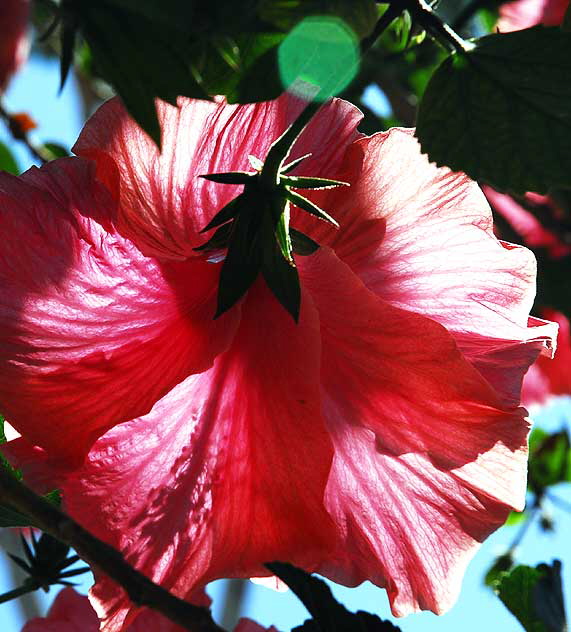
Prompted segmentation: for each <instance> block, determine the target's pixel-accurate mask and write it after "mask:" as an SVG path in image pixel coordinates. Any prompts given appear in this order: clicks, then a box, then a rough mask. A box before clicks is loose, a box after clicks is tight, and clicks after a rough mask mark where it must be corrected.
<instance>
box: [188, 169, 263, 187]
mask: <svg viewBox="0 0 571 632" xmlns="http://www.w3.org/2000/svg"><path fill="white" fill-rule="evenodd" d="M254 175H255V174H254V173H248V172H247V171H227V172H226V173H207V174H205V175H202V176H199V178H204V179H205V180H210V181H211V182H217V183H218V184H246V183H247V182H249V181H250V179H251V178H252V177H253V176H254Z"/></svg>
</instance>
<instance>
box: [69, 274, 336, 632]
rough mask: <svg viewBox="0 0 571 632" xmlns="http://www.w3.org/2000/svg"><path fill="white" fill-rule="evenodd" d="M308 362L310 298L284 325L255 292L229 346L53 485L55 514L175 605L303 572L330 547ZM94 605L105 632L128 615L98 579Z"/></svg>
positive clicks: (318, 421)
mask: <svg viewBox="0 0 571 632" xmlns="http://www.w3.org/2000/svg"><path fill="white" fill-rule="evenodd" d="M261 315H263V316H261ZM319 354H320V343H319V336H318V323H317V320H316V314H315V309H314V308H313V307H312V305H311V300H310V299H308V300H306V301H304V303H303V307H302V312H301V316H300V323H299V325H297V326H296V325H295V324H294V322H293V320H292V319H291V316H289V314H287V313H286V312H285V310H283V308H282V307H281V306H280V305H279V304H278V303H277V302H276V301H275V299H274V298H273V296H272V295H271V294H270V293H269V291H268V290H267V289H266V288H265V286H264V285H263V284H262V283H259V284H258V286H257V287H256V288H255V289H254V290H253V291H252V292H251V296H250V297H249V298H248V300H247V301H246V303H245V305H244V318H243V321H242V324H241V326H240V329H239V331H238V332H237V335H236V338H235V342H234V343H233V345H232V347H231V348H230V349H229V350H228V351H227V352H226V353H225V354H223V355H222V356H220V357H219V358H218V359H217V360H216V362H215V364H214V366H213V368H212V369H211V370H210V371H207V372H205V373H203V374H201V375H197V376H192V377H190V378H188V379H187V380H186V381H185V382H183V383H182V384H180V385H179V386H178V387H176V388H174V389H173V391H172V392H171V393H170V394H169V395H167V396H166V397H165V398H163V399H162V400H161V401H160V402H159V403H158V404H157V405H156V406H155V408H154V409H153V410H152V412H151V413H150V414H149V415H147V416H146V417H144V418H142V419H138V420H135V421H133V422H131V423H126V424H122V425H120V426H117V427H116V428H114V429H113V430H111V431H109V432H108V433H107V434H106V435H105V436H103V437H101V438H100V439H99V441H97V443H96V444H95V445H94V446H93V448H92V450H91V452H90V453H89V455H88V457H87V461H86V464H85V466H84V467H83V468H82V469H80V470H79V471H78V472H77V473H75V474H74V475H73V476H72V477H71V478H68V479H67V482H65V481H64V482H63V484H62V489H63V496H64V503H65V507H66V509H67V510H68V511H69V512H70V514H71V515H72V516H74V517H75V518H77V519H78V520H79V521H80V522H82V523H84V524H85V526H86V527H87V528H89V529H90V530H91V531H92V532H94V533H95V535H97V536H99V537H101V538H103V539H105V540H106V541H108V542H110V543H111V544H113V545H114V546H116V547H118V548H119V549H120V550H121V551H122V552H123V553H124V554H125V555H126V557H127V559H128V560H129V561H130V562H131V563H133V564H134V565H136V566H137V568H139V569H140V570H142V571H143V572H145V573H146V574H147V575H149V576H150V577H152V578H153V579H154V580H155V581H159V582H160V583H161V584H162V585H164V586H165V587H166V588H168V589H170V590H173V591H174V592H175V593H176V594H178V595H180V596H186V595H187V594H188V593H189V591H190V590H191V589H192V588H193V587H194V586H196V585H197V584H199V585H202V584H203V583H205V582H207V581H210V580H211V579H215V578H218V577H227V576H239V577H249V576H256V575H258V576H259V575H264V574H268V572H267V570H266V569H265V568H264V567H263V563H264V562H268V561H272V560H276V559H280V560H281V559H284V560H289V561H292V562H294V563H298V564H300V565H303V566H304V567H315V566H316V565H317V563H318V561H319V560H320V559H321V558H322V557H323V556H324V551H325V550H328V549H329V548H330V546H331V542H332V539H333V531H332V522H331V520H330V518H329V517H328V514H327V513H326V511H325V508H324V507H323V494H324V490H325V485H326V482H327V475H328V472H329V468H330V466H331V460H332V447H331V443H330V440H329V438H328V435H327V433H326V431H325V427H324V424H323V421H322V418H321V413H320V395H319ZM93 603H94V605H96V609H97V611H98V612H99V614H100V616H101V617H102V618H103V619H104V620H105V627H104V630H105V632H117V631H119V630H122V629H123V625H124V622H128V621H129V620H130V618H131V617H132V616H133V615H134V614H135V612H136V610H135V609H134V608H133V607H132V606H130V605H129V602H128V599H127V598H126V597H125V595H124V593H123V592H122V591H120V590H119V589H118V587H117V586H116V585H115V584H113V583H112V582H111V581H109V580H106V579H105V578H101V579H100V581H99V582H98V584H97V585H96V587H95V588H94V589H93ZM125 617H127V618H125Z"/></svg>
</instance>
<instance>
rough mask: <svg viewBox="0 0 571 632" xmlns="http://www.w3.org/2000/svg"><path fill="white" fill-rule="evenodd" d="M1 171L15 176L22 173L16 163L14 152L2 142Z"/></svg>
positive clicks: (0, 143) (0, 145)
mask: <svg viewBox="0 0 571 632" xmlns="http://www.w3.org/2000/svg"><path fill="white" fill-rule="evenodd" d="M0 171H7V172H8V173H11V174H13V175H18V174H19V173H20V167H19V166H18V163H17V162H16V159H15V158H14V156H13V154H12V152H11V151H10V149H9V148H8V147H7V145H5V144H4V143H3V142H2V141H0Z"/></svg>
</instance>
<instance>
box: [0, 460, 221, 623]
mask: <svg viewBox="0 0 571 632" xmlns="http://www.w3.org/2000/svg"><path fill="white" fill-rule="evenodd" d="M0 501H1V502H3V503H7V504H9V505H10V506H12V507H14V508H15V509H17V510H18V511H20V512H22V513H24V514H26V515H28V516H29V517H30V518H31V519H32V520H33V521H34V524H35V525H36V526H38V527H39V528H40V529H41V530H42V531H45V532H46V533H49V534H50V535H52V536H53V537H54V538H57V539H58V540H61V541H62V542H65V543H66V544H68V545H69V546H71V547H72V548H74V549H75V550H76V551H77V553H78V554H79V555H80V556H81V557H82V558H83V559H84V560H85V561H86V562H87V563H88V564H89V565H90V566H91V567H92V568H93V569H97V570H100V571H102V572H103V573H105V574H106V575H108V576H109V577H110V578H111V579H113V580H114V581H116V582H117V583H118V584H119V585H120V586H122V587H123V588H124V589H125V591H126V593H127V594H128V596H129V598H130V599H131V601H133V603H135V604H136V605H137V606H147V607H149V608H153V609H154V610H157V611H158V612H160V613H161V614H163V615H164V616H165V617H167V618H168V619H170V620H171V621H174V622H175V623H177V624H178V625H180V626H182V627H183V628H184V629H186V630H191V631H192V632H223V629H222V628H220V627H219V626H218V625H216V623H214V621H213V620H212V617H211V615H210V611H209V610H207V609H206V608H201V607H199V606H194V605H192V604H190V603H188V602H186V601H184V600H182V599H179V598H178V597H175V596H174V595H172V594H171V593H170V592H168V591H167V590H165V589H164V588H162V587H161V586H159V585H157V584H155V583H154V582H152V581H151V580H150V579H149V578H148V577H146V576H145V575H143V574H142V573H140V572H139V571H137V570H136V569H134V568H133V567H132V566H130V565H129V564H128V563H127V562H126V561H125V558H124V557H123V555H122V554H121V553H120V552H119V551H117V550H116V549H114V548H113V547H111V546H109V545H108V544H106V543H105V542H102V541H101V540H98V539H97V538H96V537H94V536H93V535H91V534H90V533H89V532H88V531H87V530H86V529H84V528H83V527H82V526H81V525H79V524H78V523H77V522H75V521H74V520H72V519H71V518H70V517H69V516H67V515H66V514H64V513H63V512H61V511H60V510H59V509H57V508H56V507H55V506H54V505H51V504H50V503H49V502H47V501H46V500H44V499H43V498H41V497H40V496H38V495H37V494H35V493H34V492H33V491H32V490H31V489H29V488H28V487H26V486H25V485H23V484H22V483H20V482H19V481H17V480H16V479H15V478H14V477H13V476H12V475H11V474H10V473H9V472H7V471H5V470H4V469H0Z"/></svg>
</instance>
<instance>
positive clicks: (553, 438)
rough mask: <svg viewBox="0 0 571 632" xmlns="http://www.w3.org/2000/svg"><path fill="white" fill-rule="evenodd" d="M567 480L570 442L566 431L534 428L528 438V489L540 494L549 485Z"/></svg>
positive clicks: (570, 465)
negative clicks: (549, 431)
mask: <svg viewBox="0 0 571 632" xmlns="http://www.w3.org/2000/svg"><path fill="white" fill-rule="evenodd" d="M569 481H571V443H570V441H569V435H568V433H567V431H566V430H561V431H559V432H555V433H553V434H548V433H546V432H545V431H544V430H541V429H540V428H535V429H534V430H533V432H532V433H531V436H530V439H529V474H528V487H529V489H530V490H531V491H533V492H535V493H536V494H541V493H543V491H544V490H545V488H546V487H548V486H550V485H556V484H557V483H564V482H569Z"/></svg>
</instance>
